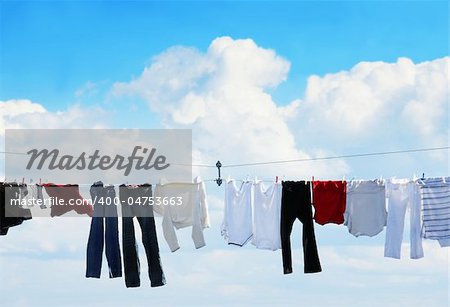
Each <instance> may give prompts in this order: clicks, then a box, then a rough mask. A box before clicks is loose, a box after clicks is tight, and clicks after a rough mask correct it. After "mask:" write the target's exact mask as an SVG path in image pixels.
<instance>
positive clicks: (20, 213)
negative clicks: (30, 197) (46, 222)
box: [0, 182, 32, 236]
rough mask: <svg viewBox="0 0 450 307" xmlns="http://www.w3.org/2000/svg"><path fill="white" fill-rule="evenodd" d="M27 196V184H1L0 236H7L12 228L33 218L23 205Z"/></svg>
mask: <svg viewBox="0 0 450 307" xmlns="http://www.w3.org/2000/svg"><path fill="white" fill-rule="evenodd" d="M27 194H28V191H27V187H26V185H25V184H18V183H15V182H14V183H5V182H1V183H0V235H2V236H4V235H6V234H7V233H8V230H9V229H10V228H12V227H15V226H18V225H21V224H22V223H23V221H26V220H30V219H31V218H32V216H31V211H30V210H29V209H26V208H23V207H22V205H21V200H22V198H23V197H25V196H26V195H27Z"/></svg>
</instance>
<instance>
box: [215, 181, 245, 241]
mask: <svg viewBox="0 0 450 307" xmlns="http://www.w3.org/2000/svg"><path fill="white" fill-rule="evenodd" d="M252 188H253V184H252V183H251V182H243V183H242V184H241V185H240V188H238V187H237V186H236V182H235V181H234V180H229V181H228V182H226V184H225V209H224V216H223V222H222V227H221V234H222V236H223V237H224V238H225V240H226V241H227V242H228V244H234V245H238V246H244V245H245V244H246V243H247V242H248V241H249V240H250V238H251V237H252V234H253V229H252Z"/></svg>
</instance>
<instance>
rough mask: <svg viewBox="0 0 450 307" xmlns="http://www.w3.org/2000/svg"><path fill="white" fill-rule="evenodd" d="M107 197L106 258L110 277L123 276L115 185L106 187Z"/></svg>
mask: <svg viewBox="0 0 450 307" xmlns="http://www.w3.org/2000/svg"><path fill="white" fill-rule="evenodd" d="M105 192H106V193H105V194H106V197H107V198H108V199H109V204H108V205H106V208H105V213H106V214H105V215H106V217H105V220H106V221H105V224H106V231H105V241H106V259H107V261H108V267H109V277H110V278H114V277H122V259H121V256H120V246H119V229H118V228H119V225H118V218H117V207H116V204H115V203H114V199H115V197H116V193H115V191H114V187H106V188H105Z"/></svg>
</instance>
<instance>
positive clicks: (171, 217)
mask: <svg viewBox="0 0 450 307" xmlns="http://www.w3.org/2000/svg"><path fill="white" fill-rule="evenodd" d="M158 197H160V199H159V201H160V202H161V204H160V205H157V203H158ZM171 199H172V200H173V203H172V204H171V203H170V202H171ZM180 200H181V201H180ZM164 202H166V204H164ZM153 211H154V212H155V213H157V214H159V215H162V216H163V222H162V228H163V233H164V238H165V239H166V241H167V244H168V245H169V248H170V250H171V251H172V252H174V251H176V250H178V249H179V248H180V245H179V244H178V239H177V235H176V232H175V228H176V229H180V228H185V227H190V226H192V240H193V241H194V245H195V248H201V247H203V246H205V245H206V243H205V239H204V236H203V229H204V228H208V227H209V215H208V203H207V199H206V190H205V185H204V183H203V182H201V180H200V179H199V178H198V179H197V180H196V182H195V183H167V184H157V185H156V187H155V193H154V205H153Z"/></svg>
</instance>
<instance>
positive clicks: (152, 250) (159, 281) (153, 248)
mask: <svg viewBox="0 0 450 307" xmlns="http://www.w3.org/2000/svg"><path fill="white" fill-rule="evenodd" d="M150 208H151V207H150ZM137 219H138V221H139V224H140V226H141V230H142V243H143V244H144V248H145V253H146V255H147V262H148V276H149V278H150V282H151V286H152V287H159V286H163V285H165V284H166V279H165V277H164V272H163V269H162V266H161V259H160V257H159V246H158V238H157V236H156V227H155V219H154V217H153V216H152V217H148V216H146V217H138V218H137Z"/></svg>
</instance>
